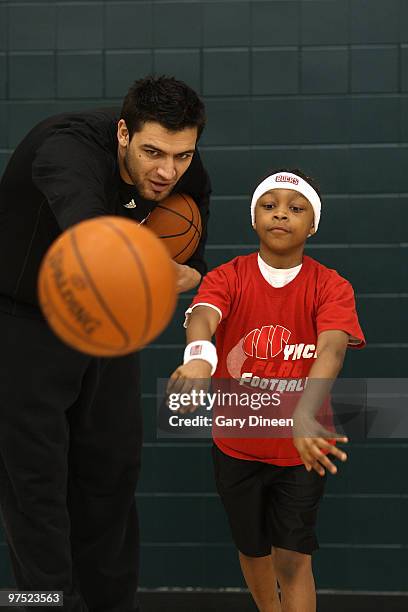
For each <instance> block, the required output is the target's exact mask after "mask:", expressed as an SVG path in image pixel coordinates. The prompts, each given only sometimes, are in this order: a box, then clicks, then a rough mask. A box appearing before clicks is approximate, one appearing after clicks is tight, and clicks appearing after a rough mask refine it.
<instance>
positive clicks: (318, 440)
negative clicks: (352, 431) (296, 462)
mask: <svg viewBox="0 0 408 612" xmlns="http://www.w3.org/2000/svg"><path fill="white" fill-rule="evenodd" d="M293 416H294V425H293V444H294V445H295V447H296V449H297V451H298V453H299V455H300V458H301V459H302V461H303V463H304V465H305V467H306V469H307V471H308V472H310V470H312V469H313V470H315V472H317V473H318V474H319V475H320V476H324V475H325V473H326V472H325V469H324V468H327V469H328V470H329V472H331V473H332V474H336V473H337V467H336V466H335V465H334V463H332V462H331V461H330V459H329V458H328V457H327V454H326V453H328V454H331V455H333V456H334V457H337V458H338V459H340V461H346V460H347V455H346V453H344V452H343V451H341V450H340V449H339V448H337V447H336V446H335V445H334V444H332V441H333V440H336V441H337V442H343V443H346V442H348V439H347V438H346V437H344V436H340V435H339V434H337V433H336V432H332V431H329V430H328V429H325V428H324V427H323V426H322V425H320V423H318V421H316V419H314V418H305V417H302V418H299V414H298V415H297V418H296V413H295V414H294V415H293ZM323 451H324V452H323Z"/></svg>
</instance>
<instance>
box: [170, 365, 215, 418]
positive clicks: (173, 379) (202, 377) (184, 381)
mask: <svg viewBox="0 0 408 612" xmlns="http://www.w3.org/2000/svg"><path fill="white" fill-rule="evenodd" d="M210 382H211V364H210V363H208V361H205V360H204V359H192V360H191V361H189V362H188V363H186V364H184V365H181V366H179V367H178V368H177V370H175V371H174V372H173V374H172V375H171V376H170V379H169V382H168V385H167V395H170V393H177V394H179V395H181V394H182V393H183V394H184V393H186V394H187V393H188V394H191V391H193V389H194V390H195V391H197V393H199V392H200V391H204V392H205V393H206V392H207V391H208V389H209V386H210ZM197 408H198V406H197V405H194V404H191V405H190V406H183V407H181V408H179V410H178V412H180V413H181V414H184V413H186V412H194V411H195V410H196V409H197Z"/></svg>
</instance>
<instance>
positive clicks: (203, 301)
mask: <svg viewBox="0 0 408 612" xmlns="http://www.w3.org/2000/svg"><path fill="white" fill-rule="evenodd" d="M235 292H236V279H235V276H234V273H232V271H230V270H229V271H228V272H227V271H226V270H225V268H224V266H220V267H219V268H215V269H214V270H211V272H209V273H208V274H207V275H206V276H205V277H204V279H203V282H202V283H201V285H200V288H199V290H198V292H197V295H196V296H195V297H194V299H193V301H192V302H191V304H190V306H189V308H188V309H187V310H186V313H185V314H186V321H185V323H184V326H185V327H187V324H188V318H189V315H190V314H191V312H192V310H193V308H195V307H196V306H209V307H210V308H214V309H215V310H217V312H218V313H219V315H220V323H221V321H222V320H225V319H227V317H228V315H229V313H230V310H231V306H232V303H233V300H234V296H235Z"/></svg>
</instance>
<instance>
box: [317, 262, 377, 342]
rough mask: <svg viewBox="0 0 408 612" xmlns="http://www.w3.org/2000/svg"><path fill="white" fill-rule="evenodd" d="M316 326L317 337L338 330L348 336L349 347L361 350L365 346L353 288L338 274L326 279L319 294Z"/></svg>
mask: <svg viewBox="0 0 408 612" xmlns="http://www.w3.org/2000/svg"><path fill="white" fill-rule="evenodd" d="M316 324H317V335H319V334H320V333H321V332H323V331H328V330H332V329H333V330H334V329H338V330H341V331H344V332H346V333H347V334H348V335H349V347H351V348H363V347H364V346H365V344H366V341H365V338H364V334H363V332H362V330H361V327H360V323H359V321H358V316H357V311H356V304H355V299H354V291H353V287H352V286H351V285H350V283H349V282H348V281H347V280H346V279H344V278H342V277H341V276H339V275H338V274H335V275H333V277H332V278H330V279H328V280H327V282H326V283H325V285H324V287H323V289H322V291H321V292H320V296H319V302H318V307H317V315H316Z"/></svg>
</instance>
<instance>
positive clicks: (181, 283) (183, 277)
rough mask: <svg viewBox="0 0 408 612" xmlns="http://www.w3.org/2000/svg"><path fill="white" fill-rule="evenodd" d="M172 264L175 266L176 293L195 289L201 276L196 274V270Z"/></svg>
mask: <svg viewBox="0 0 408 612" xmlns="http://www.w3.org/2000/svg"><path fill="white" fill-rule="evenodd" d="M173 263H174V265H175V266H176V272H177V291H178V293H182V292H183V291H189V290H190V289H194V287H197V285H198V284H199V282H200V281H201V274H200V273H199V272H197V270H194V268H190V266H185V265H183V264H179V263H176V262H175V261H174V262H173Z"/></svg>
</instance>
